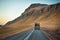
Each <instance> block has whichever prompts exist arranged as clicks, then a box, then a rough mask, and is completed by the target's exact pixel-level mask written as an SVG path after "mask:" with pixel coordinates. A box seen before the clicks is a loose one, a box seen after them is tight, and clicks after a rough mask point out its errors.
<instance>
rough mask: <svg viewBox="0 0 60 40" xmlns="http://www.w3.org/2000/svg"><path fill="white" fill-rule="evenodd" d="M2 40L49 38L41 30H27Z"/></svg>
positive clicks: (43, 39)
mask: <svg viewBox="0 0 60 40" xmlns="http://www.w3.org/2000/svg"><path fill="white" fill-rule="evenodd" d="M3 40H50V39H49V38H48V37H47V35H45V34H44V33H43V32H42V30H33V29H31V30H27V31H24V32H21V33H18V34H16V35H12V36H10V37H7V38H5V39H3Z"/></svg>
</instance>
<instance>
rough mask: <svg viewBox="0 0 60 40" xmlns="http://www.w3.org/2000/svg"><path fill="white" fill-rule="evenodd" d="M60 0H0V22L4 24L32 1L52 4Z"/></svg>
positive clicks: (15, 16) (18, 14)
mask: <svg viewBox="0 0 60 40" xmlns="http://www.w3.org/2000/svg"><path fill="white" fill-rule="evenodd" d="M58 2H60V0H0V24H5V23H6V22H8V21H11V20H13V19H15V18H17V17H18V16H20V15H21V13H22V12H24V10H25V9H26V8H27V7H28V6H30V5H31V4H32V3H42V4H54V3H58Z"/></svg>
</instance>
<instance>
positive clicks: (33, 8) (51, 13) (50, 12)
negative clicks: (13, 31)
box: [4, 3, 60, 30]
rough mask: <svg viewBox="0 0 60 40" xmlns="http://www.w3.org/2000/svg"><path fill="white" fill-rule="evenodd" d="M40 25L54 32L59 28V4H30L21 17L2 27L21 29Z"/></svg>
mask: <svg viewBox="0 0 60 40" xmlns="http://www.w3.org/2000/svg"><path fill="white" fill-rule="evenodd" d="M36 22H37V23H40V25H41V27H42V28H46V29H49V30H56V29H58V28H60V3H57V4H52V5H47V4H40V3H35V4H31V5H30V6H29V7H28V8H27V9H26V10H25V11H24V12H23V13H22V15H21V16H19V17H18V18H16V19H15V20H13V21H10V22H8V23H6V24H5V25H4V27H12V28H15V27H21V28H23V27H24V26H30V27H32V26H31V25H34V23H36Z"/></svg>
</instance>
